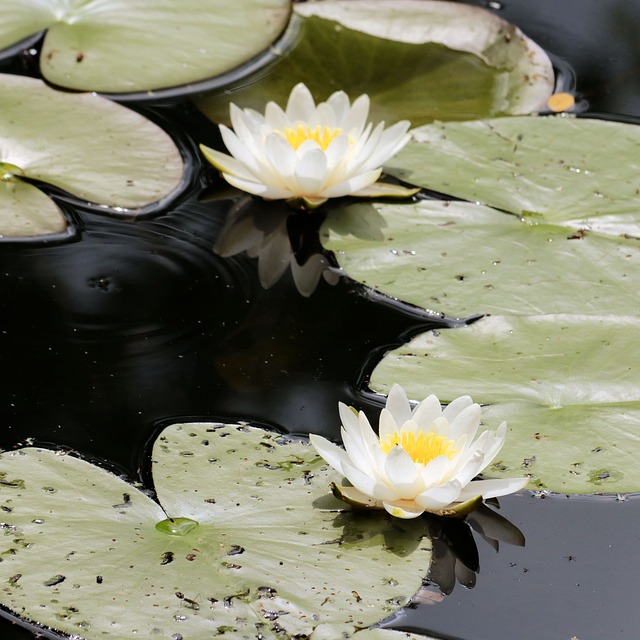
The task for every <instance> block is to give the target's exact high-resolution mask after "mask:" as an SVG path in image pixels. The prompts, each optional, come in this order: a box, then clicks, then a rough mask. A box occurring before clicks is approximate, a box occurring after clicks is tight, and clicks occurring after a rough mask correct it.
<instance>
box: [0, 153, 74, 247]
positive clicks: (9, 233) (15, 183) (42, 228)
mask: <svg viewBox="0 0 640 640" xmlns="http://www.w3.org/2000/svg"><path fill="white" fill-rule="evenodd" d="M1 170H2V163H0V171H1ZM66 228H67V221H66V219H65V217H64V215H63V213H62V212H61V211H60V209H59V208H58V207H57V205H56V204H55V203H54V202H53V200H51V199H50V198H48V197H47V196H45V195H44V193H42V191H40V190H39V189H37V188H36V187H34V186H32V185H30V184H28V183H27V182H23V181H22V180H20V179H19V178H13V177H7V178H5V179H4V180H0V238H13V237H21V236H43V235H48V234H58V233H63V232H64V231H65V229H66Z"/></svg>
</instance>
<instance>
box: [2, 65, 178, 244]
mask: <svg viewBox="0 0 640 640" xmlns="http://www.w3.org/2000/svg"><path fill="white" fill-rule="evenodd" d="M0 111H1V112H2V114H3V118H2V120H1V121H0V149H1V150H0V173H1V176H0V178H1V179H2V181H1V182H0V235H1V236H39V235H45V234H49V233H56V232H60V231H63V230H64V229H65V228H66V224H67V223H66V221H65V219H64V217H63V215H62V213H61V211H60V210H59V208H58V207H57V205H55V204H54V203H53V202H52V201H51V200H49V199H48V198H46V197H45V196H44V195H43V194H42V192H41V191H40V190H39V188H38V187H37V186H36V185H35V184H32V181H36V182H38V183H44V184H45V185H50V186H52V187H56V188H57V189H60V190H62V191H64V192H66V193H68V194H71V195H72V196H74V197H75V198H76V199H77V200H79V201H80V202H81V203H87V202H88V203H92V204H94V205H97V206H98V207H99V208H102V209H104V210H105V212H108V211H109V210H111V211H112V212H120V213H127V214H130V215H136V214H138V213H145V212H147V211H148V210H149V208H150V207H151V206H154V205H157V204H158V203H159V204H162V202H163V201H165V200H166V199H167V198H170V197H171V196H173V195H175V193H176V192H177V190H178V188H179V187H180V185H181V182H182V180H183V171H184V168H183V161H182V157H181V154H180V151H179V150H178V148H177V147H176V145H175V144H174V143H173V141H172V140H171V138H170V137H169V136H168V135H167V134H166V133H165V132H164V131H163V130H162V129H160V127H158V126H157V125H155V124H154V123H152V122H151V121H150V120H147V119H146V118H144V117H143V116H141V115H139V114H138V113H135V112H134V111H131V110H130V109H126V108H124V107H122V106H120V105H118V104H115V103H113V102H111V101H109V100H106V99H104V98H101V97H99V96H96V95H91V94H72V93H62V92H60V91H55V90H53V89H51V88H49V87H47V86H46V85H45V84H44V83H43V82H41V81H40V80H34V79H32V78H26V77H22V76H13V75H6V74H4V75H0Z"/></svg>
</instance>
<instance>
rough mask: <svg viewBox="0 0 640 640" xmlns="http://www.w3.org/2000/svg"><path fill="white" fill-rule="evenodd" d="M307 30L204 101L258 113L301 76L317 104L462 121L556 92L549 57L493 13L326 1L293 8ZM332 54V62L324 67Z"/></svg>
mask: <svg viewBox="0 0 640 640" xmlns="http://www.w3.org/2000/svg"><path fill="white" fill-rule="evenodd" d="M294 20H295V21H296V24H298V28H299V29H300V31H301V36H300V38H299V39H298V41H297V42H296V44H295V45H294V47H293V49H292V50H291V51H285V52H283V55H282V57H281V58H280V60H279V61H278V62H277V63H276V64H275V65H274V66H273V67H272V68H271V69H270V70H269V73H267V74H266V75H265V73H264V71H260V72H259V74H255V77H251V78H250V79H249V80H247V78H243V80H242V82H241V83H239V84H238V86H235V87H231V88H230V89H229V90H227V91H225V93H224V95H222V94H220V95H213V94H211V95H209V96H205V97H204V98H202V99H200V100H199V101H198V103H197V104H198V106H199V108H200V109H201V110H202V111H203V112H204V113H205V114H206V115H207V116H208V117H210V118H211V119H212V120H214V121H217V122H226V121H227V118H228V112H229V102H234V103H236V104H238V105H240V106H242V107H252V108H255V109H258V110H260V111H261V110H262V109H263V108H264V104H265V103H266V102H267V101H268V100H274V101H275V102H280V103H282V102H283V101H284V100H285V99H286V97H287V96H288V95H289V92H290V91H291V88H292V87H293V86H294V85H295V84H296V83H298V82H304V83H305V84H307V86H308V87H309V88H310V89H311V92H312V93H313V94H314V96H315V97H316V98H317V99H319V100H324V99H326V98H327V97H328V96H329V94H330V93H331V92H333V91H335V90H338V89H343V90H345V91H347V92H348V93H349V95H350V96H351V97H356V96H358V95H360V94H361V93H367V94H369V96H371V99H372V118H373V119H374V120H385V121H386V122H393V121H396V120H400V119H405V118H406V119H408V120H410V121H411V122H412V124H413V125H414V126H416V125H419V124H423V123H425V122H431V121H433V120H434V119H447V120H448V119H452V120H464V119H469V118H479V117H487V116H490V115H498V114H519V113H530V112H535V111H537V110H539V109H542V108H544V105H545V102H546V100H547V98H548V97H549V95H550V94H551V91H552V88H553V70H552V67H551V63H550V61H549V59H548V57H547V56H546V54H545V53H544V52H543V51H542V50H541V49H540V47H538V46H537V45H536V44H535V43H533V42H532V41H531V40H529V39H527V38H526V37H525V36H524V35H523V34H522V33H521V32H520V30H519V29H517V28H516V27H514V26H513V25H510V24H508V23H507V22H505V21H504V20H502V19H500V18H498V17H497V16H495V15H494V14H492V13H490V12H489V11H486V10H484V9H480V8H478V7H472V6H468V5H464V4H459V3H452V2H439V1H438V2H435V1H430V0H375V1H370V0H359V1H358V2H352V1H350V0H347V1H344V0H325V1H323V2H308V3H300V4H295V5H294ZM328 60H329V61H330V63H328Z"/></svg>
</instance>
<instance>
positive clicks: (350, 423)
mask: <svg viewBox="0 0 640 640" xmlns="http://www.w3.org/2000/svg"><path fill="white" fill-rule="evenodd" d="M338 413H339V414H340V421H341V422H342V426H343V427H344V428H345V429H346V430H347V431H355V430H356V429H359V426H358V414H357V413H356V412H355V411H354V410H353V409H352V408H351V407H348V406H347V405H346V404H344V402H338Z"/></svg>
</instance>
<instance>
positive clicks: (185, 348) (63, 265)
mask: <svg viewBox="0 0 640 640" xmlns="http://www.w3.org/2000/svg"><path fill="white" fill-rule="evenodd" d="M472 4H478V5H481V6H489V7H490V8H493V10H495V11H497V12H498V13H499V14H500V15H501V16H502V17H504V18H505V19H507V20H509V21H511V22H514V23H515V24H517V25H519V26H520V27H521V28H522V30H523V31H524V32H525V33H526V34H527V35H529V36H530V37H532V38H533V39H534V40H535V41H537V42H538V43H539V44H540V45H541V46H542V47H544V48H545V49H546V50H547V51H548V52H549V53H550V54H551V55H552V56H554V61H555V62H556V63H557V64H558V65H560V66H562V68H563V69H564V70H565V71H567V70H573V72H574V73H575V82H576V89H577V95H578V98H579V100H583V101H584V102H583V106H584V107H585V109H586V110H587V112H588V113H589V114H590V115H603V116H606V117H617V118H624V119H626V120H628V121H635V122H638V120H637V119H638V118H639V117H640V82H639V81H638V80H639V76H640V47H639V45H638V44H637V42H638V41H637V33H638V29H639V28H640V0H563V2H562V3H558V2H557V0H537V2H535V3H533V2H530V1H528V0H505V1H503V2H500V3H499V4H497V3H494V2H475V3H472ZM155 114H161V117H162V118H165V117H166V118H169V119H170V120H171V122H172V127H174V128H176V130H177V129H180V128H184V130H185V131H187V132H188V139H186V140H184V141H183V143H184V144H185V145H187V146H188V148H189V149H190V150H192V149H193V144H194V143H196V142H203V143H205V144H210V145H213V144H214V143H216V141H217V138H216V133H215V131H214V127H213V126H212V125H211V124H210V123H209V122H208V121H207V120H205V119H204V118H203V117H202V116H200V115H199V114H198V113H197V112H196V111H195V109H193V108H191V107H189V106H188V105H177V106H175V105H174V106H172V107H167V108H162V107H157V108H156V109H155V111H153V110H152V111H151V112H150V114H149V115H151V117H156V115H155ZM596 152H597V150H594V153H596ZM194 175H196V176H197V177H194V179H193V181H192V184H191V186H190V189H189V191H188V192H187V193H186V195H185V196H183V197H181V199H180V200H179V202H178V203H176V205H175V206H174V207H172V209H171V210H170V211H168V212H166V213H165V214H163V215H161V216H159V217H156V218H153V219H148V220H142V221H138V222H135V223H131V222H130V221H127V220H118V219H105V218H104V217H102V216H98V215H96V214H95V213H93V212H91V211H88V210H87V211H83V210H76V211H74V212H73V213H72V215H73V216H74V217H75V220H76V222H77V224H78V226H79V227H80V228H81V230H82V233H81V235H80V236H79V238H78V240H77V241H75V242H71V243H62V244H55V243H53V244H50V245H37V244H30V243H15V244H5V245H3V246H2V248H1V249H0V287H1V289H0V290H1V292H2V295H1V296H0V353H1V354H2V356H1V357H2V368H1V370H0V379H1V389H2V391H1V392H0V403H1V404H0V416H1V423H2V425H3V429H2V433H1V435H0V446H2V447H5V448H9V447H14V446H15V445H16V444H17V443H24V442H25V441H26V439H27V438H33V439H35V441H36V442H39V443H55V444H56V445H61V446H64V447H69V448H71V449H74V450H77V451H79V452H81V453H82V455H83V456H85V457H87V458H89V459H91V458H95V459H97V460H98V461H100V462H101V464H104V465H107V466H109V467H110V468H112V469H114V470H115V471H117V472H118V473H123V474H125V475H127V476H128V477H130V478H140V477H141V475H142V476H143V477H146V476H145V474H147V473H148V471H146V470H145V467H144V465H145V462H147V461H148V455H149V448H150V447H149V443H150V442H151V441H152V440H153V438H154V436H155V434H156V433H157V432H158V430H159V428H160V426H161V425H164V424H167V423H168V422H170V421H175V420H185V419H186V420H189V419H205V420H219V419H222V420H230V421H235V420H250V421H253V422H256V423H259V424H264V425H267V426H272V427H274V428H276V429H280V430H283V431H289V432H293V433H301V434H306V433H308V432H309V431H313V432H316V433H321V434H324V435H326V436H328V437H333V438H335V437H336V436H337V433H338V428H337V423H338V419H337V411H336V403H337V401H338V400H341V401H343V402H346V403H348V404H353V405H355V406H357V407H360V408H363V409H365V410H367V412H368V414H369V417H370V418H371V419H372V420H373V419H375V418H376V414H377V412H378V411H379V409H380V405H379V403H378V402H377V401H376V399H375V398H374V397H373V396H372V395H371V394H367V393H362V392H360V390H359V386H360V384H361V382H362V381H363V380H366V377H367V375H368V373H369V372H370V370H371V368H372V366H373V364H374V363H375V361H376V358H377V357H378V356H379V355H380V354H381V353H382V352H384V351H385V350H387V349H389V348H392V347H394V346H397V345H398V344H400V343H401V342H402V341H404V340H405V339H406V338H408V337H409V336H411V335H414V334H415V333H417V332H419V331H424V330H425V329H427V328H431V327H434V326H439V325H440V326H448V324H449V323H448V322H447V321H446V320H439V319H437V318H434V317H431V316H428V315H427V314H425V313H424V312H422V311H420V310H416V311H415V312H414V313H411V312H408V311H407V310H406V308H402V309H401V308H399V307H397V306H395V305H394V304H393V303H392V302H388V301H384V300H382V299H380V298H378V297H376V296H372V295H371V294H370V293H368V292H367V291H366V290H364V289H363V288H362V287H361V286H359V285H357V284H355V283H352V282H350V281H347V280H345V279H343V280H340V281H339V282H338V283H337V284H333V285H331V284H328V283H327V282H324V281H322V280H321V281H320V283H319V285H318V287H317V289H316V290H315V292H314V293H313V294H312V295H311V296H310V297H303V296H301V295H300V293H299V292H298V290H297V289H296V287H295V284H294V282H293V280H292V278H291V276H290V273H288V272H287V273H286V274H285V275H284V277H283V278H282V279H280V280H279V281H278V282H277V283H276V284H274V285H273V286H272V287H271V288H270V289H268V290H265V289H263V288H262V287H261V285H260V282H259V278H258V273H257V264H256V261H255V260H254V259H252V258H248V257H247V256H246V255H244V254H242V255H237V256H233V257H229V258H222V257H220V256H217V255H215V254H214V252H213V251H212V250H211V247H212V246H213V244H214V243H215V241H216V239H217V238H218V237H219V235H220V233H221V231H222V229H223V226H224V222H225V219H226V217H227V215H228V213H229V211H230V210H231V209H232V208H233V207H234V206H235V205H236V204H237V194H235V193H231V192H229V191H227V190H225V189H224V188H222V187H221V182H220V180H219V179H218V178H217V176H216V174H215V172H214V171H213V170H212V169H210V168H209V167H207V166H204V165H198V164H196V166H195V167H194ZM320 222H321V220H320V217H319V216H315V217H314V216H310V217H304V216H295V217H294V218H292V219H290V220H289V234H290V237H291V238H292V241H293V243H294V245H295V247H296V249H297V250H298V251H299V253H300V254H302V255H312V254H313V253H315V252H317V251H320V247H319V244H318V240H317V235H316V232H317V229H318V227H319V225H320ZM365 362H366V363H367V364H366V365H365V367H364V368H363V363H365ZM500 504H501V509H500V513H501V514H502V515H503V516H504V517H506V518H507V519H508V520H510V521H511V522H512V523H513V524H514V525H515V526H517V527H518V528H519V529H520V530H521V531H522V533H523V534H524V536H525V538H526V545H525V546H524V547H519V546H511V545H508V544H500V548H499V551H498V552H497V553H496V552H495V551H494V549H492V548H491V547H490V546H488V545H487V544H486V543H485V542H484V541H483V540H482V539H481V538H480V537H478V539H477V545H478V554H479V569H480V570H479V574H478V576H477V578H476V579H475V586H474V587H473V588H467V587H465V586H463V585H462V584H456V585H455V587H454V588H453V591H452V592H451V594H450V595H448V596H446V597H444V599H442V601H441V602H437V603H435V604H433V603H432V604H426V603H424V604H418V605H416V606H415V607H414V608H412V609H410V610H407V611H405V612H403V613H401V614H399V615H398V616H397V617H396V618H395V619H394V620H393V621H391V622H390V623H389V624H392V626H393V627H394V628H403V629H408V630H412V631H417V632H420V631H422V632H431V633H432V634H433V635H435V636H437V637H441V638H443V639H448V638H452V639H459V640H485V639H486V640H489V639H492V640H496V639H498V640H511V639H513V638H519V639H520V640H540V639H542V638H545V639H546V638H558V639H560V640H571V639H572V638H575V639H577V640H596V639H597V640H602V639H604V638H607V639H609V638H612V639H613V638H620V639H634V638H637V629H638V628H640V611H639V610H638V607H637V596H636V593H637V591H636V590H637V586H636V575H637V570H636V566H637V563H636V562H634V558H635V553H634V552H635V551H636V549H637V546H638V541H639V540H638V539H639V537H640V534H638V527H637V523H638V521H639V518H640V500H639V499H637V498H636V496H628V497H625V499H624V500H621V499H616V497H615V496H613V497H612V496H608V497H605V496H601V497H591V498H587V497H567V496H549V495H534V494H531V493H526V492H525V493H523V495H518V496H510V497H506V498H503V499H501V501H500ZM464 541H466V542H464ZM463 542H464V543H465V544H468V537H465V536H463ZM457 552H458V553H459V554H460V557H463V558H464V557H465V554H467V555H468V554H469V553H471V555H472V556H473V552H469V551H465V550H464V548H463V549H462V550H460V549H458V550H457ZM471 564H473V563H471ZM468 584H469V583H468ZM40 632H42V630H40ZM36 633H37V630H35V631H34V630H32V629H29V628H22V627H18V626H16V625H15V624H13V623H12V622H11V620H10V617H9V616H7V620H0V634H1V637H2V638H6V639H7V640H23V639H27V638H32V637H34V634H36Z"/></svg>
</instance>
